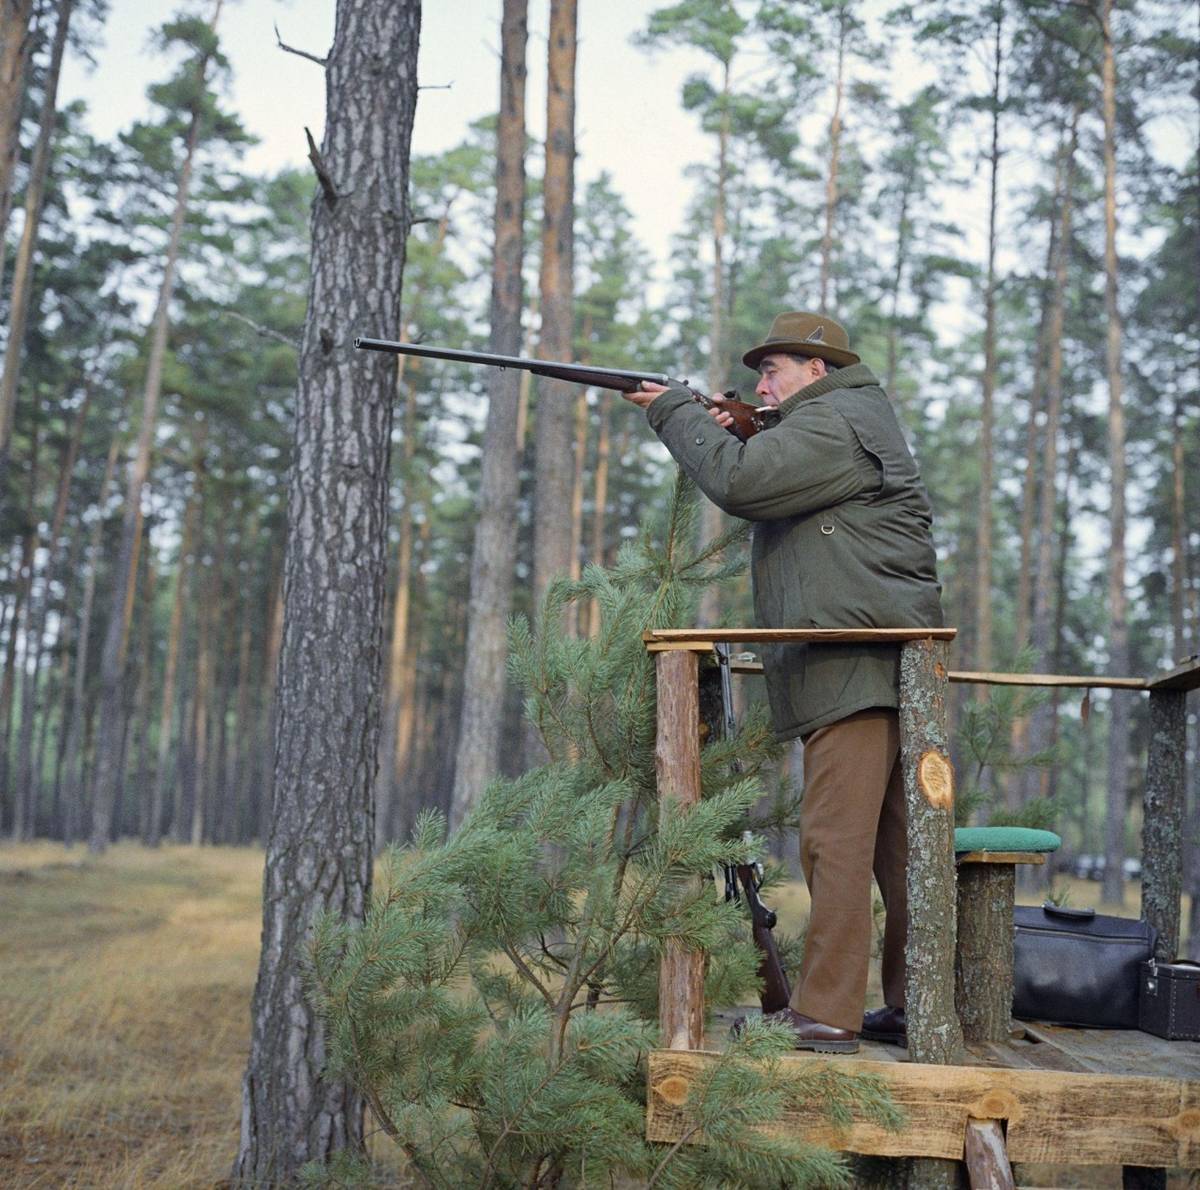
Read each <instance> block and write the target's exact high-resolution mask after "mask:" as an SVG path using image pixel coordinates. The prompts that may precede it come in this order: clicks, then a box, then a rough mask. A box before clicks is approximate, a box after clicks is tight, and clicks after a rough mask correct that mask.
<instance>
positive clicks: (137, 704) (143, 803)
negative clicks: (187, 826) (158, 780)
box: [133, 533, 158, 841]
mask: <svg viewBox="0 0 1200 1190" xmlns="http://www.w3.org/2000/svg"><path fill="white" fill-rule="evenodd" d="M146 536H147V541H146V545H145V547H144V549H143V553H144V555H145V558H146V578H145V581H144V582H143V583H142V613H141V616H140V617H139V618H140V620H141V625H142V632H141V637H142V640H141V645H142V648H141V656H140V657H139V659H138V675H137V685H136V687H135V691H134V698H133V724H134V748H133V757H134V759H133V765H134V768H133V772H134V780H133V788H134V792H135V794H136V802H137V837H138V838H139V839H141V840H143V841H145V838H146V835H147V833H148V832H149V829H150V781H149V776H150V687H151V686H152V685H153V684H154V682H153V672H154V671H153V667H152V661H153V657H154V592H155V586H156V583H157V577H158V576H157V574H156V573H155V567H154V563H153V560H152V556H151V553H150V542H149V533H147V535H146Z"/></svg>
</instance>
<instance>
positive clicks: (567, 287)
mask: <svg viewBox="0 0 1200 1190" xmlns="http://www.w3.org/2000/svg"><path fill="white" fill-rule="evenodd" d="M577 15H578V14H577V0H550V46H549V57H548V62H547V80H546V168H545V172H544V175H543V183H542V191H543V217H542V267H541V276H540V281H539V288H540V290H541V307H542V333H541V337H540V342H539V347H540V352H541V354H542V356H543V357H545V358H547V359H570V358H571V350H572V346H573V341H574V326H573V318H574V304H575V294H574V267H573V256H574V220H575V51H576V45H577V29H576V22H577ZM577 392H578V389H577V387H576V386H575V385H573V384H568V383H566V382H564V381H561V380H539V382H538V403H537V417H536V423H537V424H536V427H535V436H536V445H535V473H536V479H535V492H534V511H533V595H534V601H535V604H539V603H540V602H541V600H542V598H543V596H544V595H545V594H546V589H547V587H549V585H550V583H551V581H552V580H553V579H554V578H556V577H557V576H559V575H562V574H566V573H567V571H568V570H569V569H570V565H571V557H570V554H571V522H570V518H569V517H568V516H567V515H566V510H567V509H569V508H570V506H571V485H572V483H573V481H574V456H573V453H572V450H571V439H572V422H573V420H574V401H573V398H574V397H575V395H576V393H577Z"/></svg>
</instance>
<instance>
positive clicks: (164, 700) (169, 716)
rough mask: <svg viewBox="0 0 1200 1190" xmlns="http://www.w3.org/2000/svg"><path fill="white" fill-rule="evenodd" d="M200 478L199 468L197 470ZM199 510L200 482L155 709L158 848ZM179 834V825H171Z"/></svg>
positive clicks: (153, 809) (154, 842) (152, 826)
mask: <svg viewBox="0 0 1200 1190" xmlns="http://www.w3.org/2000/svg"><path fill="white" fill-rule="evenodd" d="M197 474H199V466H197ZM199 508H200V486H199V481H198V480H197V483H196V484H195V485H194V486H193V488H192V494H191V496H190V497H189V498H188V502H187V506H186V507H185V508H184V512H183V531H182V535H181V537H180V541H179V565H178V566H176V567H175V594H174V596H173V598H172V599H171V620H170V624H169V627H168V628H167V657H166V662H165V664H164V668H163V685H162V697H161V698H160V700H159V709H158V753H157V757H156V760H155V765H154V785H153V791H152V793H151V795H150V814H149V829H148V831H147V834H146V842H147V844H148V845H149V846H151V847H157V846H158V845H159V843H160V842H161V841H162V827H163V802H164V798H165V796H166V789H167V776H168V773H169V772H170V760H171V736H172V734H173V732H172V725H173V724H174V722H175V701H176V699H175V683H176V679H177V676H178V671H179V648H180V641H181V638H182V636H183V604H184V597H185V593H186V591H187V585H188V562H189V559H190V557H191V553H192V540H193V538H194V536H195V532H196V517H197V516H198V515H199ZM173 829H174V830H175V833H176V834H178V824H177V823H175V824H173Z"/></svg>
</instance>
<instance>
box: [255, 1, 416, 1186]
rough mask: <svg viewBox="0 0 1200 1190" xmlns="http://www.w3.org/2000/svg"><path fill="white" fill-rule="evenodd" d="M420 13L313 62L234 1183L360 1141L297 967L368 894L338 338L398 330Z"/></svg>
mask: <svg viewBox="0 0 1200 1190" xmlns="http://www.w3.org/2000/svg"><path fill="white" fill-rule="evenodd" d="M420 20H421V10H420V4H419V2H418V0H339V3H338V6H337V17H336V25H335V30H334V40H333V46H332V49H331V50H330V52H329V56H328V59H327V65H326V68H325V80H326V113H327V116H326V127H325V135H324V138H323V142H322V145H321V148H320V150H319V153H317V154H314V157H315V158H316V160H315V161H314V164H315V165H317V164H318V163H319V165H318V169H319V172H320V176H321V181H322V185H321V187H320V188H319V189H318V191H317V194H316V197H315V199H314V203H313V213H312V273H311V280H310V284H309V295H308V310H307V314H306V317H305V325H304V336H303V340H302V343H301V349H300V381H299V385H298V391H297V415H296V423H295V436H294V442H293V450H292V460H293V461H292V468H291V473H290V477H289V491H288V531H287V554H286V561H285V564H284V565H285V577H284V615H283V641H282V652H281V656H280V664H279V686H278V693H277V699H278V712H277V727H276V739H275V782H274V806H273V810H272V814H271V833H270V838H269V840H268V843H267V856H266V872H265V875H264V881H263V932H262V936H263V949H262V954H261V958H260V962H259V971H258V980H257V984H256V986H255V990H254V998H253V1003H252V1007H251V1046H250V1055H249V1060H248V1063H247V1067H246V1074H245V1079H244V1082H243V1091H242V1119H241V1138H240V1143H239V1148H238V1156H237V1159H236V1162H235V1164H234V1168H233V1181H234V1182H235V1183H238V1184H246V1183H248V1184H251V1185H277V1184H289V1183H292V1182H294V1181H295V1180H296V1178H297V1176H298V1171H299V1169H300V1167H301V1166H302V1165H304V1164H305V1163H307V1162H309V1161H325V1160H327V1159H328V1158H329V1157H330V1156H331V1155H332V1154H334V1153H335V1152H337V1151H339V1150H342V1149H346V1148H354V1149H358V1148H361V1146H362V1143H363V1104H362V1100H361V1098H360V1096H359V1095H358V1094H357V1093H356V1092H355V1091H353V1090H352V1089H351V1088H350V1087H348V1086H346V1085H345V1084H342V1083H340V1082H338V1081H336V1080H334V1079H332V1078H330V1077H328V1076H327V1075H326V1074H325V1072H324V1065H325V1056H326V1045H325V1026H324V1023H323V1022H322V1020H321V1019H320V1018H319V1017H318V1016H317V1015H316V1014H315V1013H314V1012H313V1010H312V1008H311V1006H310V1005H309V1002H308V999H307V996H306V994H305V987H304V979H305V968H306V962H307V947H308V940H309V937H310V931H311V928H312V924H313V920H314V918H315V917H316V916H317V915H319V914H322V913H332V914H335V915H337V916H338V917H341V918H348V919H361V917H362V916H363V914H364V912H365V910H366V905H367V900H368V897H369V895H370V887H371V868H372V854H373V842H374V807H373V795H374V783H375V771H376V766H377V763H378V756H379V730H380V718H381V693H382V691H381V677H382V672H381V671H382V658H383V620H384V604H385V594H386V580H387V511H388V485H389V475H390V467H389V462H390V460H389V453H390V443H391V432H392V403H393V400H394V398H395V388H396V369H395V365H394V364H393V363H392V361H390V360H388V359H387V358H385V357H380V358H378V359H376V358H371V357H369V355H368V356H367V357H364V353H356V352H355V351H354V350H353V348H352V346H351V344H352V341H353V338H354V335H355V334H356V333H357V332H358V331H359V329H360V328H361V327H363V326H371V325H374V326H378V327H380V328H381V329H382V331H383V332H384V333H386V332H387V331H389V330H394V329H395V328H397V327H399V325H400V308H399V304H400V284H401V278H402V276H403V269H404V244H405V241H406V238H407V235H408V231H409V226H410V222H411V215H410V212H409V210H408V206H407V199H406V195H407V190H408V172H409V171H408V167H409V143H410V139H411V135H412V124H413V116H414V112H415V108H416V99H417V74H416V71H417V42H418V37H419V32H420Z"/></svg>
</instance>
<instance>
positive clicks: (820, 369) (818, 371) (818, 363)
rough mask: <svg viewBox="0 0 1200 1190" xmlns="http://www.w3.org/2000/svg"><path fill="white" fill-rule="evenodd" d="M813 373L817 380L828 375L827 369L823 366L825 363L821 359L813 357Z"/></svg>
mask: <svg viewBox="0 0 1200 1190" xmlns="http://www.w3.org/2000/svg"><path fill="white" fill-rule="evenodd" d="M813 373H814V375H815V376H816V377H817V379H818V380H819V379H820V378H821V377H822V376H828V375H829V369H828V368H827V367H826V366H825V361H824V360H823V359H818V358H816V357H815V356H814V357H813Z"/></svg>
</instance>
